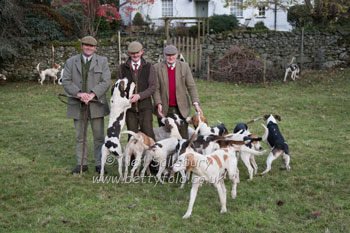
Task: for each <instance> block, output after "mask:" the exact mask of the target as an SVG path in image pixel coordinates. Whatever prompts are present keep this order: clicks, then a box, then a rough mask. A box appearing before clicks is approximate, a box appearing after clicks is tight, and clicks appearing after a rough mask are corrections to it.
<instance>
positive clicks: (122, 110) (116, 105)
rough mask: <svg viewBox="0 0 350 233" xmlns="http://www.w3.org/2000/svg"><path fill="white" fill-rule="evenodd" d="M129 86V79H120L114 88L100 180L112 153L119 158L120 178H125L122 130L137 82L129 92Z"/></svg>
mask: <svg viewBox="0 0 350 233" xmlns="http://www.w3.org/2000/svg"><path fill="white" fill-rule="evenodd" d="M127 86H128V79H127V78H123V79H119V80H118V81H117V82H116V83H115V84H114V86H113V88H112V96H111V100H110V104H111V113H110V115H109V122H108V128H107V135H106V137H105V143H104V144H103V146H102V149H101V150H102V158H101V172H100V180H103V175H104V166H105V164H106V160H107V156H108V155H110V154H111V153H112V154H113V155H114V156H117V160H118V172H119V175H120V179H121V180H123V173H122V161H123V152H122V147H121V144H120V132H121V130H122V129H123V127H124V124H125V115H126V110H128V109H129V108H131V103H130V101H129V97H130V96H131V95H132V93H133V92H134V89H135V83H134V82H132V83H131V84H130V89H129V93H127V92H126V89H127Z"/></svg>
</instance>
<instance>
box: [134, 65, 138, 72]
mask: <svg viewBox="0 0 350 233" xmlns="http://www.w3.org/2000/svg"><path fill="white" fill-rule="evenodd" d="M137 66H138V65H137V64H134V72H135V73H136V72H137Z"/></svg>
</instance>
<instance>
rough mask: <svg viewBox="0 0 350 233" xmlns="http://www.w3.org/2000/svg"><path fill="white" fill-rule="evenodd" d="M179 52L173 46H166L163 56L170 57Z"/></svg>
mask: <svg viewBox="0 0 350 233" xmlns="http://www.w3.org/2000/svg"><path fill="white" fill-rule="evenodd" d="M178 52H179V51H178V50H177V48H176V47H175V46H174V45H168V46H166V47H165V48H164V54H165V55H172V54H176V53H178Z"/></svg>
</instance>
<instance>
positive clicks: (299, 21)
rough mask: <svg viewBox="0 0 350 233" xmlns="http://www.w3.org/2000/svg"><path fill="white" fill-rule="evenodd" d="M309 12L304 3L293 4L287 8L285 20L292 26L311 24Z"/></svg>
mask: <svg viewBox="0 0 350 233" xmlns="http://www.w3.org/2000/svg"><path fill="white" fill-rule="evenodd" d="M310 15H311V12H310V10H309V9H308V8H307V6H306V5H295V6H292V7H290V8H289V10H288V15H287V20H288V22H289V23H290V24H291V25H292V26H293V27H297V28H300V27H303V26H307V25H312V18H311V16H310Z"/></svg>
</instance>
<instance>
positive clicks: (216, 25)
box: [209, 15, 239, 32]
mask: <svg viewBox="0 0 350 233" xmlns="http://www.w3.org/2000/svg"><path fill="white" fill-rule="evenodd" d="M238 25H239V24H238V20H237V18H236V16H234V15H214V16H212V17H211V20H210V21H209V26H210V30H213V31H214V32H223V31H231V30H234V29H238V27H239V26H238Z"/></svg>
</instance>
